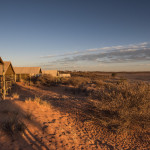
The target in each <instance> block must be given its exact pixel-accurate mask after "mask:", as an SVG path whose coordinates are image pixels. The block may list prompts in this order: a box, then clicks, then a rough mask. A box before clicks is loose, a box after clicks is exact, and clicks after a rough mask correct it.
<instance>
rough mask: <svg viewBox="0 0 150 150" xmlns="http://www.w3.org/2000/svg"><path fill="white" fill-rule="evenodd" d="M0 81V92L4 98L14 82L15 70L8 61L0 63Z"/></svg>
mask: <svg viewBox="0 0 150 150" xmlns="http://www.w3.org/2000/svg"><path fill="white" fill-rule="evenodd" d="M0 82H1V84H0V89H1V93H3V97H4V99H5V95H6V94H8V91H9V90H11V87H12V84H13V83H15V71H14V69H13V66H12V64H11V62H10V61H3V65H0Z"/></svg>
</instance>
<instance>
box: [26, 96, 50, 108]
mask: <svg viewBox="0 0 150 150" xmlns="http://www.w3.org/2000/svg"><path fill="white" fill-rule="evenodd" d="M25 102H26V103H28V102H34V103H37V104H39V105H43V106H50V104H49V102H47V101H44V100H42V99H41V98H40V97H35V98H34V99H32V98H27V99H26V100H25Z"/></svg>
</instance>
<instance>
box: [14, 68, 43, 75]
mask: <svg viewBox="0 0 150 150" xmlns="http://www.w3.org/2000/svg"><path fill="white" fill-rule="evenodd" d="M14 70H15V73H16V74H40V73H42V71H41V68H40V67H14Z"/></svg>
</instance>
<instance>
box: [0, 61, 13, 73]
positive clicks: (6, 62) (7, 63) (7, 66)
mask: <svg viewBox="0 0 150 150" xmlns="http://www.w3.org/2000/svg"><path fill="white" fill-rule="evenodd" d="M3 63H4V73H5V74H6V73H7V71H8V69H9V67H10V69H11V70H12V72H13V74H15V71H14V68H13V66H12V64H11V62H10V61H3ZM2 74H3V66H2V65H0V75H2Z"/></svg>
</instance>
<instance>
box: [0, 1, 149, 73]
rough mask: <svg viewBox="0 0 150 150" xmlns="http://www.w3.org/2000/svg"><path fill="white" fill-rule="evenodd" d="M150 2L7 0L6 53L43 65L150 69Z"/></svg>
mask: <svg viewBox="0 0 150 150" xmlns="http://www.w3.org/2000/svg"><path fill="white" fill-rule="evenodd" d="M149 6H150V1H149V0H101V1H100V0H13V1H12V0H1V1H0V56H1V57H2V58H3V59H4V60H10V61H12V63H13V65H14V66H40V67H42V68H43V69H60V70H97V71H142V70H143V71H150V19H149V16H150V9H149Z"/></svg>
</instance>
